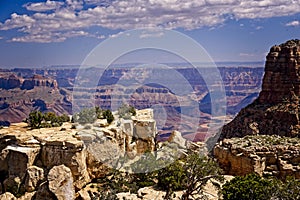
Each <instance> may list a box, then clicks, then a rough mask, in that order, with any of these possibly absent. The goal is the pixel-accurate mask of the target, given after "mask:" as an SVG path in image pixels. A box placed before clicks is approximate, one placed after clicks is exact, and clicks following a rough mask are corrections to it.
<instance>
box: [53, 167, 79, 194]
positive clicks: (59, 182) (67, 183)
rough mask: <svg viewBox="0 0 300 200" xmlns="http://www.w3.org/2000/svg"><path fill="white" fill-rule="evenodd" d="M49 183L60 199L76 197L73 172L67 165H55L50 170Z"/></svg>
mask: <svg viewBox="0 0 300 200" xmlns="http://www.w3.org/2000/svg"><path fill="white" fill-rule="evenodd" d="M48 184H49V190H50V191H51V192H52V193H53V194H54V195H55V196H56V198H57V199H58V200H72V199H75V189H74V186H73V176H72V172H71V170H70V168H68V167H66V166H65V165H59V166H55V167H53V168H52V169H51V170H50V171H49V174H48Z"/></svg>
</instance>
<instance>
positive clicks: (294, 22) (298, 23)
mask: <svg viewBox="0 0 300 200" xmlns="http://www.w3.org/2000/svg"><path fill="white" fill-rule="evenodd" d="M299 25H300V22H299V21H297V20H295V21H291V22H289V23H287V24H286V26H299Z"/></svg>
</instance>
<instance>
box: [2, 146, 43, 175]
mask: <svg viewBox="0 0 300 200" xmlns="http://www.w3.org/2000/svg"><path fill="white" fill-rule="evenodd" d="M5 150H6V151H8V152H9V153H8V155H7V164H8V166H9V168H8V174H9V176H10V177H20V179H21V180H23V179H24V177H25V174H26V169H27V168H28V167H30V166H32V165H33V163H34V161H35V159H36V158H37V156H38V154H39V152H40V147H22V146H17V145H9V146H7V147H6V148H5Z"/></svg>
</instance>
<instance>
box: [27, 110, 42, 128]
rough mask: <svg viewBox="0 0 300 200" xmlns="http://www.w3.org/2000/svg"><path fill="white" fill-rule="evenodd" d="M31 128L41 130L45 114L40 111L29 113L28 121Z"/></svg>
mask: <svg viewBox="0 0 300 200" xmlns="http://www.w3.org/2000/svg"><path fill="white" fill-rule="evenodd" d="M26 121H27V123H28V125H29V126H30V127H31V128H41V125H42V121H43V113H41V112H40V111H32V112H31V113H29V116H28V119H27V120H26Z"/></svg>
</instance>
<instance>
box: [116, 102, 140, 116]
mask: <svg viewBox="0 0 300 200" xmlns="http://www.w3.org/2000/svg"><path fill="white" fill-rule="evenodd" d="M118 115H119V117H120V118H124V119H130V118H131V116H135V115H136V110H135V108H134V107H133V106H130V105H128V104H122V105H121V106H120V107H119V108H118Z"/></svg>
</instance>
